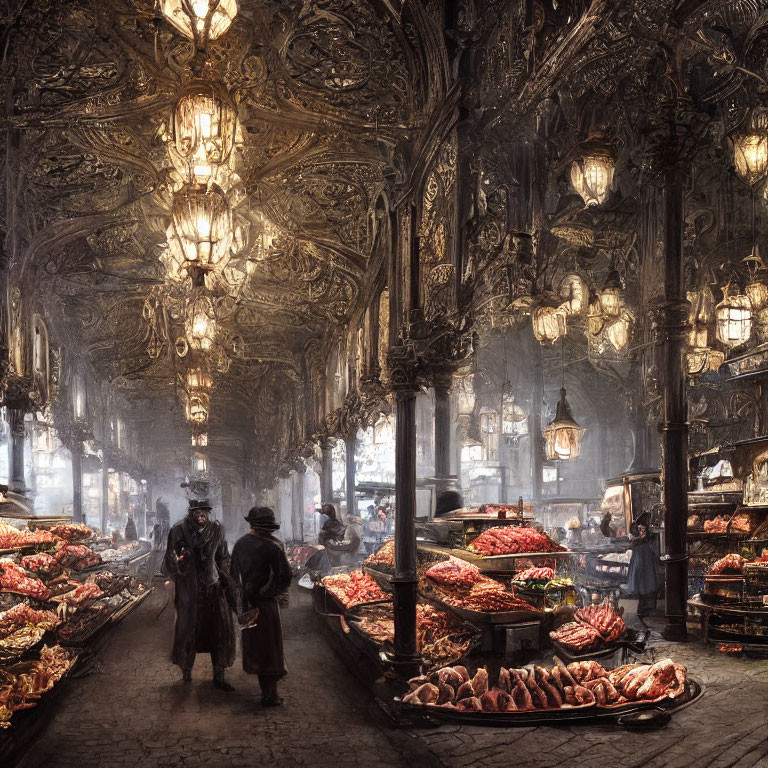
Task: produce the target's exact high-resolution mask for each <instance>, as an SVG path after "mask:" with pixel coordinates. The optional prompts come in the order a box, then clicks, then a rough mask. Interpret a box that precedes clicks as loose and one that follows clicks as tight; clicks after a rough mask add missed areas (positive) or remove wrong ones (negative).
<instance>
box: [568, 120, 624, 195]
mask: <svg viewBox="0 0 768 768" xmlns="http://www.w3.org/2000/svg"><path fill="white" fill-rule="evenodd" d="M571 156H572V157H573V158H574V159H573V162H572V164H571V184H573V188H574V189H575V190H576V192H578V194H579V196H580V197H581V199H582V200H583V201H584V205H585V206H587V208H591V207H593V206H597V205H602V204H603V203H604V202H605V201H606V200H607V199H608V196H609V195H610V193H611V189H612V188H613V173H614V170H615V166H616V163H615V160H614V156H613V147H612V146H611V145H610V143H609V142H608V141H607V139H606V138H605V136H603V134H602V133H598V132H593V133H590V134H589V136H588V137H587V138H586V140H585V141H583V142H581V144H579V145H578V146H577V147H576V148H575V149H574V151H573V152H572V153H571Z"/></svg>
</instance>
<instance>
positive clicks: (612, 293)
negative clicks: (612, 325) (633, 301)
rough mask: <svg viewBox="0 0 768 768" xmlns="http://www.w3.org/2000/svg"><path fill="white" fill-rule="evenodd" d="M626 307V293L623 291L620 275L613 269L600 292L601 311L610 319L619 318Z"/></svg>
mask: <svg viewBox="0 0 768 768" xmlns="http://www.w3.org/2000/svg"><path fill="white" fill-rule="evenodd" d="M623 306H624V293H623V291H622V289H621V279H620V278H619V273H618V272H617V271H616V270H615V269H612V270H611V271H610V272H609V273H608V277H606V279H605V284H604V285H603V289H602V290H601V291H600V309H601V310H602V312H603V314H604V315H607V316H608V317H618V316H619V315H620V314H621V310H622V308H623Z"/></svg>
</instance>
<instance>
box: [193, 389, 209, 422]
mask: <svg viewBox="0 0 768 768" xmlns="http://www.w3.org/2000/svg"><path fill="white" fill-rule="evenodd" d="M210 404H211V401H210V398H209V397H208V395H206V394H204V393H202V392H195V393H194V394H190V395H187V421H188V422H189V423H190V424H197V425H200V424H206V423H207V422H208V416H209V412H210Z"/></svg>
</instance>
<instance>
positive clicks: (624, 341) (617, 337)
mask: <svg viewBox="0 0 768 768" xmlns="http://www.w3.org/2000/svg"><path fill="white" fill-rule="evenodd" d="M634 326H635V316H634V315H633V314H632V313H631V312H630V311H629V310H627V309H623V310H622V311H621V314H620V315H619V316H618V317H617V318H615V319H613V320H610V321H609V322H608V323H607V324H606V326H605V338H606V339H607V340H608V342H609V343H610V344H611V346H612V347H613V348H614V349H615V350H616V351H617V352H623V351H624V350H625V349H626V348H627V347H628V346H629V341H630V339H631V338H632V330H633V328H634Z"/></svg>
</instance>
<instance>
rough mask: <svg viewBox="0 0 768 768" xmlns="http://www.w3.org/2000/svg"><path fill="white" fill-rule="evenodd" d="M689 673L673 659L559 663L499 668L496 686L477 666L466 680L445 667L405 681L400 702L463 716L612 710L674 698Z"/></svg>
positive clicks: (463, 672) (461, 672)
mask: <svg viewBox="0 0 768 768" xmlns="http://www.w3.org/2000/svg"><path fill="white" fill-rule="evenodd" d="M686 674H687V670H686V668H685V667H684V666H683V665H682V664H675V663H674V662H673V661H672V659H663V660H662V661H659V662H656V663H655V664H628V665H625V666H623V667H619V668H618V669H615V670H613V671H612V672H608V671H606V670H605V669H604V668H603V667H602V666H601V665H600V664H598V663H597V662H596V661H582V662H574V663H573V664H569V665H568V666H567V667H566V666H564V665H563V664H561V663H558V664H556V665H555V666H554V667H551V668H547V667H543V666H539V665H535V666H533V665H530V666H527V667H523V668H520V669H513V668H509V669H507V668H505V667H502V668H501V669H500V670H499V676H498V680H497V683H496V685H495V686H493V687H491V686H490V681H489V679H488V672H487V671H486V670H485V669H484V668H480V669H478V670H477V672H476V673H475V675H474V677H470V674H469V672H468V671H467V669H466V667H463V666H455V667H443V668H442V669H437V670H435V671H434V672H432V673H431V674H429V675H421V676H419V677H414V678H412V679H411V680H409V681H408V682H409V686H410V692H409V693H407V694H406V695H405V696H404V697H403V703H405V704H416V705H430V706H438V707H445V708H448V709H457V710H460V711H463V712H531V711H536V710H564V709H569V708H575V707H588V706H591V705H597V706H600V707H615V706H621V705H622V704H631V703H638V702H655V701H660V700H661V699H663V698H674V697H676V696H679V695H680V694H681V693H683V691H684V690H685V683H686Z"/></svg>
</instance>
